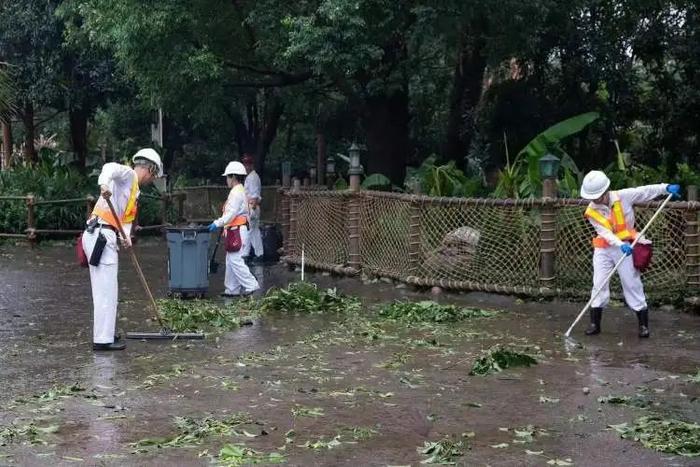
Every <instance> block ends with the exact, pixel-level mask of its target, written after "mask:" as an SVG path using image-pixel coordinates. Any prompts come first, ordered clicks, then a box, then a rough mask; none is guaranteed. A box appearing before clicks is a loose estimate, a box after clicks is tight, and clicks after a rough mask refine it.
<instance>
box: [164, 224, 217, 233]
mask: <svg viewBox="0 0 700 467" xmlns="http://www.w3.org/2000/svg"><path fill="white" fill-rule="evenodd" d="M165 231H166V232H173V233H182V232H197V233H204V232H209V229H208V228H207V226H206V225H182V226H174V227H166V228H165Z"/></svg>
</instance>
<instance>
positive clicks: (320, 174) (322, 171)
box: [313, 127, 328, 185]
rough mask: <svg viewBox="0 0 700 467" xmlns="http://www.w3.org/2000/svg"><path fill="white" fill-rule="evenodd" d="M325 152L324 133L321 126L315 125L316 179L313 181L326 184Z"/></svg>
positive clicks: (326, 148)
mask: <svg viewBox="0 0 700 467" xmlns="http://www.w3.org/2000/svg"><path fill="white" fill-rule="evenodd" d="M327 152H328V145H327V144H326V135H325V134H324V133H323V130H322V129H321V128H319V127H316V180H313V182H315V183H318V184H319V185H325V184H326V160H327Z"/></svg>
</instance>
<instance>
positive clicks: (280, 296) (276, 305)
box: [260, 282, 360, 314]
mask: <svg viewBox="0 0 700 467" xmlns="http://www.w3.org/2000/svg"><path fill="white" fill-rule="evenodd" d="M260 309H261V310H262V311H277V312H283V313H346V314H347V313H355V312H357V311H359V310H360V300H359V299H358V298H356V297H348V296H346V295H343V294H341V293H339V292H338V291H337V290H336V289H327V290H320V289H319V288H318V286H317V285H316V284H312V283H310V282H295V283H292V284H289V285H288V286H287V288H285V289H271V290H270V291H268V292H267V294H266V295H265V297H263V298H262V299H261V301H260Z"/></svg>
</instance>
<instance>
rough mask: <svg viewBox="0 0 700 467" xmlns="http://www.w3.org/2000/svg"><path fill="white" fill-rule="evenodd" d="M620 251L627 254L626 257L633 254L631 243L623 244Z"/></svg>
mask: <svg viewBox="0 0 700 467" xmlns="http://www.w3.org/2000/svg"><path fill="white" fill-rule="evenodd" d="M620 250H622V252H623V253H624V254H625V256H629V255H631V254H632V245H630V244H629V243H623V244H622V245H620Z"/></svg>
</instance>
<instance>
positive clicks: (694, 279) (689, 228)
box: [684, 185, 700, 290]
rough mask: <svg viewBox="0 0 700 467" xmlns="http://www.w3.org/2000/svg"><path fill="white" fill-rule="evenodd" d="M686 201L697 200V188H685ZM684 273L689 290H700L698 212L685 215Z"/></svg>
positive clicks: (688, 211) (691, 210) (688, 212)
mask: <svg viewBox="0 0 700 467" xmlns="http://www.w3.org/2000/svg"><path fill="white" fill-rule="evenodd" d="M687 191H688V201H697V200H698V187H697V186H695V185H689V186H688V187H687ZM685 222H686V227H685V232H684V236H685V257H686V258H685V259H686V263H685V271H686V284H687V285H688V287H689V288H690V289H696V290H697V289H700V233H699V232H698V211H696V210H694V209H688V210H687V211H686V214H685Z"/></svg>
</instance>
